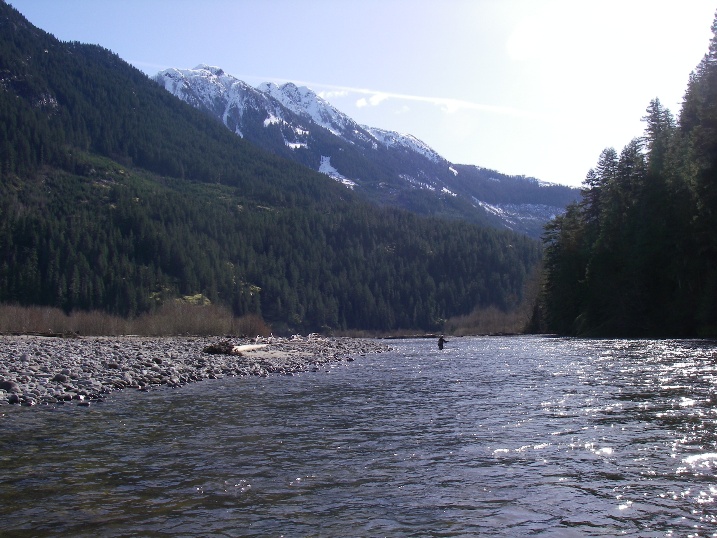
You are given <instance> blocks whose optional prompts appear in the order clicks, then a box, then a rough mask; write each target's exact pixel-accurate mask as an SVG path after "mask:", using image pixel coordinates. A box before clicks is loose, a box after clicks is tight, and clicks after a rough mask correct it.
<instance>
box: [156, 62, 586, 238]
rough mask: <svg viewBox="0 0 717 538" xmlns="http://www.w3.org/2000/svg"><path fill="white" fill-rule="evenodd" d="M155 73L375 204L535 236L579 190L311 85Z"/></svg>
mask: <svg viewBox="0 0 717 538" xmlns="http://www.w3.org/2000/svg"><path fill="white" fill-rule="evenodd" d="M154 80H156V81H157V82H158V83H159V84H160V85H162V86H163V87H164V88H165V89H167V90H168V91H169V92H170V93H172V94H174V95H176V96H177V97H179V98H180V99H182V100H184V101H186V102H187V103H189V104H191V105H192V106H194V107H196V108H198V109H200V110H202V111H204V112H206V113H208V114H209V115H210V116H212V117H214V118H216V119H218V120H220V121H221V122H222V123H224V124H225V125H226V126H227V127H228V128H229V129H230V130H231V131H232V132H234V133H236V134H237V135H239V136H240V137H242V138H245V139H246V140H249V141H251V142H252V143H254V144H257V145H258V146H260V147H262V148H264V149H266V150H268V151H271V152H273V153H275V154H278V155H281V156H284V157H287V158H289V159H292V160H295V161H297V162H300V163H301V164H304V165H306V166H309V167H310V168H312V169H314V170H318V171H319V172H322V173H324V174H326V175H328V176H330V177H332V178H334V179H335V180H337V181H340V182H341V183H343V184H344V185H346V186H347V187H348V188H350V189H356V190H359V191H361V192H362V193H364V194H365V195H366V196H367V197H369V198H370V199H372V200H373V201H375V202H378V203H382V204H388V205H393V206H397V207H401V208H405V209H408V210H410V211H413V212H416V213H418V214H426V215H438V216H446V217H452V218H461V219H465V220H468V221H470V222H476V223H481V224H489V225H492V226H496V227H502V228H508V229H512V230H515V231H519V232H521V233H526V234H529V235H531V236H533V237H537V236H539V235H540V234H541V233H542V230H543V225H544V224H545V223H546V222H547V221H548V220H550V219H551V218H552V217H553V216H555V215H556V214H560V213H562V212H563V210H564V208H565V206H566V205H567V204H569V203H570V202H572V201H575V200H576V199H577V197H578V196H579V191H578V190H577V189H571V188H569V187H565V186H561V185H551V184H548V183H542V182H539V181H537V180H535V179H533V178H525V177H522V176H507V175H505V174H501V173H499V172H496V171H493V170H487V169H483V168H480V167H475V166H462V165H455V164H453V163H450V162H448V161H447V160H446V159H445V158H443V157H442V156H441V155H439V154H438V153H437V152H435V151H434V150H433V149H431V148H430V147H429V146H428V145H427V144H425V143H424V142H422V141H420V140H418V139H417V138H415V137H413V136H411V135H404V134H400V133H397V132H394V131H387V130H384V129H379V128H376V127H369V126H367V125H359V124H358V123H357V122H355V121H354V120H353V119H351V118H350V117H349V116H347V115H346V114H344V113H343V112H341V111H339V110H338V109H336V108H335V107H333V106H332V105H331V104H330V103H328V102H327V101H326V100H324V99H323V98H321V97H320V96H318V95H317V94H316V93H314V92H313V91H312V90H310V89H309V88H306V87H297V86H296V85H295V84H292V83H286V84H283V85H281V86H277V85H276V84H273V83H263V84H261V85H259V86H258V87H257V88H254V87H252V86H250V85H248V84H246V83H245V82H242V81H241V80H239V79H237V78H235V77H233V76H231V75H229V74H227V73H226V72H225V71H223V70H222V69H220V68H218V67H211V66H207V65H199V66H197V67H196V68H195V69H183V70H180V69H167V70H164V71H162V72H160V73H158V74H157V75H156V76H155V77H154Z"/></svg>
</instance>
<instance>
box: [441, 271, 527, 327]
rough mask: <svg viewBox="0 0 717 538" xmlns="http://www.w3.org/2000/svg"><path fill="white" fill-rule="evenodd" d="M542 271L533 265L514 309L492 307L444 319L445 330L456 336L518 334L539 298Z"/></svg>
mask: <svg viewBox="0 0 717 538" xmlns="http://www.w3.org/2000/svg"><path fill="white" fill-rule="evenodd" d="M540 286H541V270H540V268H536V269H535V270H534V271H533V273H532V274H531V275H530V277H529V278H528V279H527V280H526V282H525V286H524V287H523V299H522V301H521V302H520V304H518V305H517V306H516V307H515V308H513V309H511V310H508V311H503V310H500V309H499V308H496V307H494V306H491V307H487V308H481V309H475V310H474V311H473V312H471V313H470V314H468V315H467V316H456V317H453V318H451V319H449V320H447V321H446V323H445V325H444V329H445V332H446V333H449V334H454V335H456V336H467V335H474V334H519V333H524V332H526V329H527V328H528V326H529V324H530V321H531V318H532V315H533V311H534V308H535V305H536V302H537V300H538V295H539V293H540Z"/></svg>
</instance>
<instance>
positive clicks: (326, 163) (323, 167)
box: [319, 155, 356, 189]
mask: <svg viewBox="0 0 717 538" xmlns="http://www.w3.org/2000/svg"><path fill="white" fill-rule="evenodd" d="M319 172H321V173H322V174H326V175H327V176H329V177H330V178H331V179H335V180H336V181H338V182H339V183H343V184H344V185H346V186H347V187H348V188H350V189H353V188H354V187H355V186H356V183H355V182H354V181H351V180H350V179H348V178H347V177H346V176H343V175H341V174H340V173H339V171H338V170H336V168H334V167H333V166H331V157H325V156H324V155H322V156H321V164H320V165H319Z"/></svg>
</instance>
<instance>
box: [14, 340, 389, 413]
mask: <svg viewBox="0 0 717 538" xmlns="http://www.w3.org/2000/svg"><path fill="white" fill-rule="evenodd" d="M225 350H226V351H225ZM388 350H390V347H389V346H387V345H385V344H382V343H380V342H376V341H373V340H365V339H359V338H325V337H321V336H319V335H316V334H311V335H309V336H306V337H302V336H298V335H295V336H293V337H291V338H275V337H270V338H260V337H257V338H251V339H241V338H232V339H230V340H226V339H225V340H218V339H217V338H202V337H172V338H170V337H162V338H146V337H136V336H124V337H83V338H48V337H41V336H0V405H7V404H20V405H26V406H32V405H38V404H63V403H75V404H78V405H84V406H87V405H90V402H92V401H98V400H101V399H102V397H103V395H106V394H108V393H110V392H113V391H115V390H121V389H135V390H148V389H149V388H150V387H152V386H158V385H168V386H172V387H178V386H182V385H185V384H187V383H192V382H195V381H201V380H204V379H218V378H221V377H231V376H248V375H258V376H267V375H269V374H285V375H290V374H294V373H297V372H304V371H318V370H320V369H321V367H322V366H323V365H325V364H327V363H331V362H340V361H351V360H353V359H354V357H356V356H360V355H366V354H369V353H381V352H384V351H388Z"/></svg>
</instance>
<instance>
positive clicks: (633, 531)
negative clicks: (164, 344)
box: [0, 337, 717, 536]
mask: <svg viewBox="0 0 717 538" xmlns="http://www.w3.org/2000/svg"><path fill="white" fill-rule="evenodd" d="M392 345H393V346H394V347H395V352H392V353H386V354H380V355H375V356H369V357H361V358H358V359H357V360H356V361H355V362H352V363H347V364H346V363H345V364H341V365H336V366H334V367H332V368H330V369H328V370H327V371H322V372H316V373H306V374H302V375H299V376H294V377H282V376H277V377H270V378H236V379H224V380H215V381H207V382H202V383H197V384H194V385H190V386H187V387H183V388H181V389H167V388H164V389H158V390H154V391H151V392H149V393H135V392H122V393H118V394H114V395H112V396H111V397H110V398H108V399H107V400H106V401H105V402H104V403H101V404H98V405H95V406H93V407H90V408H79V407H76V406H65V407H57V408H51V407H45V408H32V409H29V408H18V407H13V408H8V407H3V408H0V415H2V416H1V418H0V421H1V422H0V425H1V427H2V435H0V521H2V522H3V523H2V525H3V527H2V528H3V532H5V533H7V534H17V535H43V534H50V535H72V536H95V535H98V534H100V535H103V536H112V535H133V534H134V535H136V534H142V535H152V534H179V535H186V536H191V535H199V536H205V535H208V534H222V535H226V536H280V535H285V536H307V535H311V536H398V535H409V534H410V535H425V536H476V535H500V536H505V535H515V536H522V535H530V534H536V535H541V536H616V535H627V536H688V535H692V536H717V530H716V529H717V505H716V504H715V497H717V479H716V477H717V428H715V426H716V422H717V407H716V405H715V404H716V403H717V402H716V399H717V383H716V377H717V356H716V355H715V349H716V348H715V347H714V345H713V344H711V343H708V342H701V341H634V340H632V341H631V340H573V339H555V338H541V337H517V338H453V339H451V341H450V342H449V343H448V345H447V346H446V348H445V349H444V350H443V351H439V350H438V349H437V348H436V345H435V342H434V341H432V340H407V341H396V342H392Z"/></svg>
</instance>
